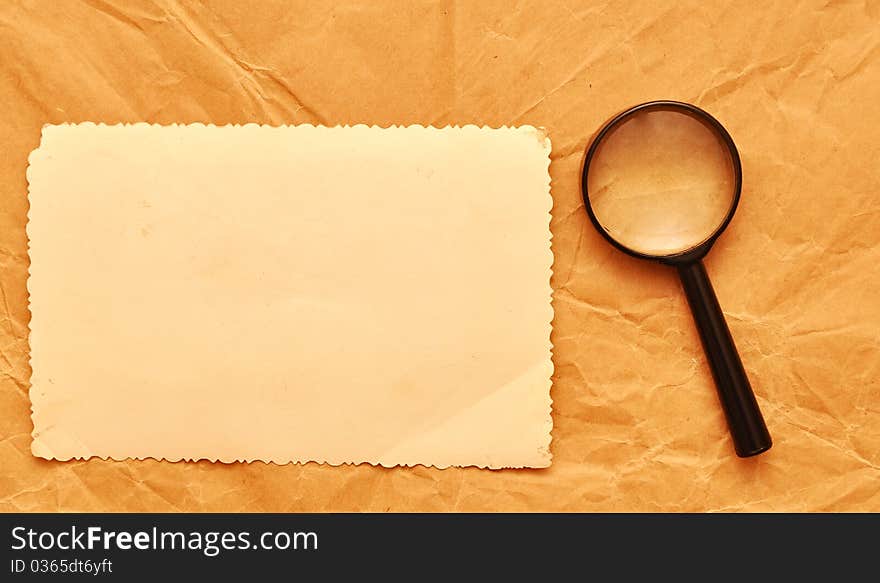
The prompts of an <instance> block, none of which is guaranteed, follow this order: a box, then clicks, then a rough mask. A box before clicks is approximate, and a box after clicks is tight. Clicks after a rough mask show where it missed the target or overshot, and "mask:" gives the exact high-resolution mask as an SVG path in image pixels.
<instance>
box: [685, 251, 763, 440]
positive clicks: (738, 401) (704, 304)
mask: <svg viewBox="0 0 880 583" xmlns="http://www.w3.org/2000/svg"><path fill="white" fill-rule="evenodd" d="M678 275H679V276H680V277H681V283H682V285H683V286H684V291H685V294H687V299H688V304H690V306H691V313H693V315H694V322H695V323H696V325H697V330H699V332H700V338H701V339H702V341H703V348H704V350H705V351H706V358H707V359H708V361H709V367H710V368H711V369H712V376H713V377H715V386H716V387H717V388H718V396H719V397H720V398H721V406H722V407H723V408H724V414H725V415H726V416H727V424H728V426H729V427H730V434H731V436H732V437H733V446H734V448H735V449H736V454H737V455H738V456H740V457H749V456H753V455H757V454H759V453H762V452H764V451H767V450H768V449H770V446H771V445H773V441H772V440H771V439H770V432H768V431H767V425H766V424H765V423H764V417H763V416H762V415H761V409H760V408H759V407H758V402H757V401H756V400H755V394H754V393H753V392H752V387H751V385H750V384H749V379H748V377H747V376H746V371H745V369H744V368H743V364H742V360H740V358H739V353H738V352H737V350H736V345H735V344H734V343H733V337H732V336H731V335H730V329H729V328H728V327H727V322H726V321H725V320H724V313H723V312H722V311H721V306H720V305H719V304H718V298H717V297H715V290H713V289H712V284H711V283H710V282H709V275H708V274H707V273H706V268H705V267H704V266H703V262H702V261H695V262H693V263H686V264H683V265H679V266H678Z"/></svg>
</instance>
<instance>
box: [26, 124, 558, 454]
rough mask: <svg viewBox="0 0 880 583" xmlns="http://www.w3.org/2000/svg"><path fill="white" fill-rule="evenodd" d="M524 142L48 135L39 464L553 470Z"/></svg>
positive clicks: (35, 275)
mask: <svg viewBox="0 0 880 583" xmlns="http://www.w3.org/2000/svg"><path fill="white" fill-rule="evenodd" d="M549 154H550V142H549V140H548V139H547V138H546V137H545V135H544V134H543V132H541V131H540V130H537V129H535V128H533V127H520V128H499V129H492V128H478V127H476V126H466V127H462V128H453V127H446V128H443V129H437V128H432V127H428V128H426V127H421V126H411V127H405V128H404V127H393V128H378V127H367V126H356V127H334V128H327V127H315V126H311V125H303V126H295V127H293V126H288V127H268V126H258V125H255V124H251V125H246V126H243V127H231V126H226V127H215V126H209V127H205V126H203V125H201V124H198V125H191V126H172V127H162V126H158V125H147V124H135V125H130V126H122V125H118V126H104V125H95V124H88V123H87V124H80V125H63V126H47V127H45V128H44V129H43V140H42V143H41V145H40V147H39V149H38V150H36V151H34V153H33V155H32V156H31V158H30V167H29V169H28V180H29V183H30V196H29V198H30V213H29V223H28V229H27V230H28V237H29V239H30V260H31V266H30V274H31V276H30V280H29V282H28V290H29V292H30V308H31V313H32V318H31V325H30V328H31V335H30V345H31V367H32V370H33V374H32V377H31V400H32V402H33V420H34V433H33V436H34V441H33V445H32V449H33V452H34V454H35V455H37V456H40V457H44V458H48V459H57V460H68V459H71V458H89V457H92V456H98V457H104V458H107V457H109V458H113V459H116V460H122V459H124V458H147V457H152V458H156V459H165V460H169V461H177V460H199V459H209V460H219V461H223V462H233V461H254V460H259V461H271V462H275V463H279V464H283V463H287V462H307V461H318V462H327V463H330V464H333V465H338V464H342V463H362V462H368V463H373V464H381V465H384V466H394V465H415V464H423V465H434V466H437V467H441V468H443V467H447V466H450V465H457V466H468V465H476V466H481V467H489V468H504V467H544V466H547V465H549V463H550V452H549V442H550V429H551V427H552V422H551V419H550V376H551V374H552V372H553V371H552V363H551V361H550V321H551V319H552V317H553V312H552V309H551V307H550V265H551V263H552V255H551V253H550V231H549V222H550V214H549V212H550V206H551V204H550V195H549V176H548V174H547V166H548V164H549Z"/></svg>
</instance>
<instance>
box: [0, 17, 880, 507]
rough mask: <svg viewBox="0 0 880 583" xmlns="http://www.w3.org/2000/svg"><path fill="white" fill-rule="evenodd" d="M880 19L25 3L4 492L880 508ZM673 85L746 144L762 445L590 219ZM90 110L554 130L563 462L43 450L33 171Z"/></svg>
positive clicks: (731, 308)
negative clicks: (480, 463) (408, 463)
mask: <svg viewBox="0 0 880 583" xmlns="http://www.w3.org/2000/svg"><path fill="white" fill-rule="evenodd" d="M878 22H880V3H878V2H876V1H868V2H858V1H854V2H848V1H843V2H828V1H827V0H804V1H803V2H800V3H798V4H797V5H793V3H792V2H784V1H776V2H766V1H760V2H759V1H757V0H741V1H740V2H734V3H731V2H729V1H727V0H681V1H678V2H632V1H631V0H600V1H597V2H574V1H572V0H566V1H558V2H546V1H541V0H523V1H522V2H517V3H511V2H506V1H499V0H483V1H480V2H454V1H448V0H400V1H396V0H369V1H366V0H337V1H335V2H314V1H306V0H264V1H262V2H260V3H259V7H258V8H257V7H256V5H255V4H254V3H245V2H241V0H212V1H211V2H210V3H208V2H205V3H196V2H180V1H176V0H126V1H124V2H123V1H122V0H100V1H97V0H91V1H88V2H58V1H53V0H30V1H27V2H25V1H7V2H0V55H2V57H3V58H0V102H2V104H3V106H4V108H5V109H4V110H3V115H0V144H2V155H0V411H2V415H0V510H7V511H16V510H17V511H44V512H46V511H49V512H51V511H56V510H61V511H85V512H88V511H92V512H99V511H117V512H120V511H121V512H126V511H127V512H138V511H140V512H170V511H212V512H230V511H252V512H261V511H270V512H288V511H294V512H295V511H299V512H310V511H336V512H339V511H377V512H383V511H387V510H391V511H422V512H424V511H448V510H458V511H476V512H491V511H549V512H552V511H618V512H620V511H643V512H658V511H659V512H664V511H666V512H668V511H691V512H702V511H728V512H735V511H770V512H772V511H789V512H797V511H804V510H810V511H872V510H873V511H878V510H880V348H878V346H880V293H878V292H877V290H878V289H880V269H878V268H877V265H880V199H878V193H880V164H878V163H877V160H878V159H880V153H878V144H880V108H878V107H877V101H878V99H877V92H878V87H880V26H878V25H877V23H878ZM652 99H677V100H680V101H687V102H691V103H694V104H696V105H698V106H700V107H702V108H704V109H706V110H707V111H708V112H709V113H711V114H712V115H714V116H715V117H717V118H718V119H719V121H721V123H722V124H723V125H724V127H725V128H727V130H728V131H730V133H731V135H732V136H733V139H734V141H735V142H736V145H737V148H738V149H739V152H740V156H741V157H742V163H743V192H742V200H741V201H740V206H739V208H738V210H737V213H736V217H734V219H733V221H732V222H731V223H730V226H729V227H728V229H727V230H726V231H725V233H724V235H722V236H721V238H720V239H719V240H718V242H717V243H716V244H715V246H714V248H713V250H712V253H711V254H710V256H709V257H708V259H707V262H706V268H707V270H708V271H709V273H710V274H711V277H712V283H713V286H714V287H715V291H716V293H717V294H718V299H719V301H720V303H721V305H722V306H723V307H724V311H725V315H726V317H727V322H728V325H729V326H730V328H731V332H732V334H733V337H734V338H735V339H736V343H737V347H738V348H739V351H740V355H741V356H742V360H743V363H744V364H745V367H746V370H747V372H748V374H749V380H750V381H751V384H752V387H753V388H754V390H755V393H756V395H757V397H758V401H759V403H760V405H761V410H762V412H763V414H764V417H765V418H766V420H767V424H768V426H769V428H770V431H771V432H772V435H773V440H774V446H773V449H771V450H770V451H769V452H767V453H766V454H764V455H761V456H758V458H757V459H749V460H740V459H738V458H737V457H736V456H735V455H734V454H733V452H732V448H731V443H730V437H729V434H728V431H727V428H726V427H725V422H724V415H723V413H722V411H721V408H720V407H719V406H718V397H717V396H716V394H715V389H714V387H713V382H712V376H711V373H710V371H709V368H708V366H707V364H706V361H705V357H704V356H703V351H702V348H701V347H700V339H699V337H698V336H697V333H696V331H695V330H694V328H693V321H692V317H691V315H690V313H689V312H688V307H687V301H686V299H685V298H684V296H683V294H682V291H681V285H680V283H679V282H678V281H677V277H676V275H675V272H674V271H671V270H669V269H666V268H664V266H662V265H652V264H649V263H646V262H640V261H638V260H636V259H633V258H631V257H627V256H625V255H623V254H622V253H620V252H618V251H617V250H615V249H613V248H611V246H610V245H608V243H607V242H606V241H605V240H604V239H603V238H602V237H601V235H599V234H598V233H597V232H596V231H595V230H594V229H593V228H592V227H591V226H590V224H589V219H587V217H586V213H585V212H584V206H583V201H582V198H581V190H580V174H581V169H582V168H581V165H582V162H583V156H584V149H585V148H586V146H587V143H588V142H589V140H590V137H591V136H592V135H593V133H594V132H595V131H597V130H598V129H599V127H600V126H601V125H602V124H603V123H605V122H606V121H607V120H608V118H609V117H610V116H612V115H614V114H615V113H617V112H620V111H622V110H623V109H625V108H626V107H629V106H631V105H633V104H636V103H640V102H643V101H648V100H652ZM87 120H94V121H102V122H105V123H108V124H115V123H121V122H125V123H134V122H143V121H147V122H153V123H160V124H173V123H194V122H201V123H213V124H219V125H223V124H229V123H237V124H243V123H248V122H256V123H263V124H272V125H283V124H303V123H312V124H323V125H329V126H333V125H336V124H358V123H366V124H377V125H380V126H388V125H392V124H415V123H421V124H433V125H439V126H444V125H447V124H466V123H477V124H488V125H490V126H501V125H521V124H530V125H533V126H540V127H545V128H546V129H547V131H548V134H549V135H550V137H551V138H552V140H553V152H552V155H551V158H552V160H551V163H550V176H551V179H552V186H551V193H552V196H553V209H552V211H551V212H552V215H553V216H552V220H551V224H550V230H551V232H552V234H553V239H552V250H553V256H554V264H553V277H552V279H551V285H552V287H553V290H554V291H553V308H554V320H553V332H552V340H553V362H554V364H555V367H554V373H553V386H552V389H551V395H552V398H553V411H552V415H553V442H552V446H551V450H552V453H553V463H552V465H551V466H550V467H549V468H547V469H545V470H541V471H520V470H503V471H498V472H487V471H483V470H480V469H478V468H455V467H452V468H448V469H445V470H437V469H434V468H424V467H421V466H417V467H414V468H382V467H374V466H369V465H360V466H348V465H346V466H341V467H330V466H326V465H319V464H315V463H309V464H304V465H299V464H289V465H286V466H282V467H279V466H275V465H266V464H262V463H252V464H216V463H211V462H208V461H202V462H197V463H169V462H162V461H155V460H152V459H147V460H142V461H135V460H127V461H122V462H116V461H112V460H101V459H96V458H93V459H90V460H88V461H83V462H71V463H57V462H49V461H46V460H43V459H41V458H35V457H34V456H33V455H31V431H32V430H33V426H32V424H31V416H30V408H31V399H30V396H29V391H30V390H31V382H30V381H31V370H30V367H29V366H28V358H29V354H30V345H29V342H28V324H29V322H30V318H31V315H30V312H29V310H28V293H27V273H28V254H27V236H26V233H25V225H26V222H27V211H28V200H27V181H26V179H25V170H26V168H27V157H28V154H29V153H30V152H31V151H32V150H33V149H34V148H36V147H37V146H38V145H39V142H40V130H41V128H42V126H43V125H44V124H46V123H53V124H62V123H66V122H83V121H87ZM340 366H341V365H340Z"/></svg>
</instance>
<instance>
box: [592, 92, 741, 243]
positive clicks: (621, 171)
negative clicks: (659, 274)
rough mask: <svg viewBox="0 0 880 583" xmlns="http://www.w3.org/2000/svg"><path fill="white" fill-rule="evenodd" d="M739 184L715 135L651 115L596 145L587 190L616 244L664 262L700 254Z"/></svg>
mask: <svg viewBox="0 0 880 583" xmlns="http://www.w3.org/2000/svg"><path fill="white" fill-rule="evenodd" d="M735 181H736V174H735V169H734V162H733V160H732V159H731V155H730V152H729V150H728V148H727V146H726V145H725V143H724V142H723V141H722V139H721V137H720V136H719V135H718V134H717V133H716V132H715V131H714V130H713V129H712V128H711V127H709V126H708V125H707V124H705V123H704V122H701V121H700V120H698V119H696V118H694V117H692V116H690V115H687V114H686V113H682V112H679V111H669V110H652V109H647V110H645V111H642V112H639V113H636V114H634V115H632V116H631V117H629V118H628V119H626V120H624V121H623V122H622V123H620V124H618V125H617V126H616V127H613V128H612V129H611V130H610V132H609V133H607V134H606V135H605V136H604V138H603V139H602V141H601V142H600V143H599V144H598V146H597V149H596V151H595V154H594V155H593V159H592V161H591V163H590V167H589V173H588V176H587V190H588V192H589V199H590V206H591V207H592V210H593V213H594V215H595V217H596V219H597V221H598V222H599V224H600V225H601V227H602V228H603V229H604V230H605V231H606V232H607V233H608V234H609V235H610V236H611V238H613V239H614V240H616V241H617V242H618V243H620V244H621V245H623V246H624V247H627V248H629V249H631V250H632V251H636V252H638V253H642V254H644V255H653V256H658V257H662V256H667V255H675V254H678V253H683V252H685V251H688V250H690V249H693V248H695V247H697V246H699V245H700V244H701V243H703V242H705V241H706V240H708V239H709V238H710V237H711V236H712V235H713V234H714V233H715V232H716V231H717V230H718V229H719V228H720V227H721V226H722V224H723V223H724V221H725V219H726V218H727V216H728V214H729V213H730V212H731V207H732V206H733V205H734V204H735V201H736V184H735Z"/></svg>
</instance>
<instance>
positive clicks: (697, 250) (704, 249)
mask: <svg viewBox="0 0 880 583" xmlns="http://www.w3.org/2000/svg"><path fill="white" fill-rule="evenodd" d="M646 110H652V111H654V110H665V111H676V112H679V113H683V114H685V115H688V116H690V117H692V118H694V119H696V120H697V121H699V122H700V123H702V124H703V125H705V126H707V127H708V128H709V129H710V130H711V131H712V132H714V133H715V134H716V135H717V136H718V137H719V138H721V141H722V142H723V143H724V146H725V147H726V148H727V152H728V154H730V161H731V164H732V165H733V175H734V184H733V200H732V201H731V204H730V208H729V209H728V210H727V216H726V217H724V220H723V221H722V222H721V224H720V225H718V227H717V228H716V229H715V231H713V232H712V234H711V235H710V236H709V237H708V238H707V239H706V240H705V241H702V242H700V243H699V244H697V245H695V246H694V247H691V248H690V249H686V250H684V251H682V252H680V253H673V254H670V255H649V254H646V253H641V252H639V251H636V250H635V249H630V248H629V247H627V246H626V245H623V244H621V243H620V242H619V241H617V240H616V239H614V237H613V236H612V235H611V233H609V232H608V231H607V230H606V229H605V227H603V226H602V223H601V222H599V219H598V218H597V217H596V213H595V212H593V205H592V204H590V193H589V190H588V187H587V177H588V176H589V172H590V164H591V162H592V161H593V156H595V155H596V152H597V151H598V149H599V146H600V145H601V144H602V142H603V140H604V139H605V137H606V136H608V134H610V133H611V132H612V131H614V130H615V129H616V128H617V127H619V126H620V125H621V124H623V123H624V122H626V121H627V120H629V119H630V118H632V117H633V116H634V115H636V114H639V113H643V112H645V111H646ZM581 191H582V193H583V197H584V206H585V207H586V209H587V215H588V216H589V217H590V221H592V223H593V226H594V227H596V230H597V231H599V233H600V234H601V235H602V236H603V237H604V238H605V239H606V240H607V241H608V242H609V243H611V244H612V245H614V246H615V247H616V248H617V249H619V250H620V251H623V252H624V253H626V254H627V255H631V256H633V257H637V258H639V259H648V260H651V261H659V262H661V263H666V264H669V265H680V264H683V263H691V262H693V261H696V260H698V259H702V258H703V257H704V256H705V255H706V254H707V253H708V252H709V250H710V249H711V248H712V245H713V244H714V243H715V241H716V240H717V239H718V237H719V236H720V235H721V233H722V232H723V231H724V229H726V228H727V225H728V224H730V221H731V220H732V219H733V215H734V213H736V207H737V206H739V199H740V193H741V191H742V163H741V162H740V158H739V151H738V150H737V149H736V144H734V143H733V138H731V137H730V134H729V133H728V132H727V130H726V129H724V126H723V125H721V122H719V121H718V120H717V119H715V118H714V117H712V116H711V115H710V114H709V113H707V112H706V111H703V110H702V109H700V108H699V107H697V106H696V105H692V104H690V103H684V102H682V101H669V100H659V101H647V102H645V103H640V104H638V105H634V106H633V107H630V108H629V109H627V110H624V111H622V112H621V113H619V114H617V115H616V116H614V117H613V118H611V120H609V121H608V122H607V123H606V124H605V125H604V126H602V128H601V129H600V130H599V132H598V133H597V134H596V136H595V137H594V138H593V140H592V142H591V143H590V147H589V148H588V149H587V156H586V158H585V160H584V169H583V172H582V175H581Z"/></svg>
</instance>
